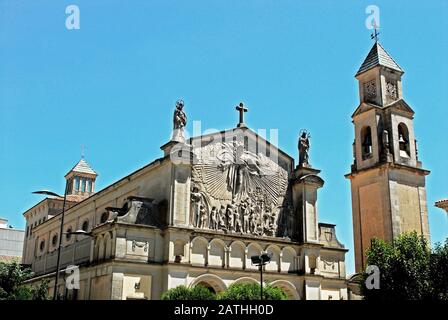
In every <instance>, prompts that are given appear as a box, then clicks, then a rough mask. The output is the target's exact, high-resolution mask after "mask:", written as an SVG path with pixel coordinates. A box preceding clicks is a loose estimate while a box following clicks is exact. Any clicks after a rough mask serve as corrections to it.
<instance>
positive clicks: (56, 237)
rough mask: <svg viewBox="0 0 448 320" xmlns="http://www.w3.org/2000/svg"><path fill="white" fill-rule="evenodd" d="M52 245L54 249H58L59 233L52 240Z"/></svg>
mask: <svg viewBox="0 0 448 320" xmlns="http://www.w3.org/2000/svg"><path fill="white" fill-rule="evenodd" d="M51 244H52V245H53V247H56V245H57V244H58V234H57V233H56V234H55V235H54V236H53V238H52V239H51Z"/></svg>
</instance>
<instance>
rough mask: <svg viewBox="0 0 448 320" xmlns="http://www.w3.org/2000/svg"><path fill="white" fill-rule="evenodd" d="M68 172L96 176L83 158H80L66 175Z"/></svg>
mask: <svg viewBox="0 0 448 320" xmlns="http://www.w3.org/2000/svg"><path fill="white" fill-rule="evenodd" d="M70 172H76V173H87V174H92V175H95V176H96V175H97V173H96V172H95V170H93V169H92V167H91V166H90V165H89V164H88V163H87V161H86V160H85V159H84V157H82V158H81V160H79V162H78V163H77V164H76V165H75V166H74V167H73V168H72V169H71V170H70V171H69V172H68V173H70ZM68 173H67V174H68Z"/></svg>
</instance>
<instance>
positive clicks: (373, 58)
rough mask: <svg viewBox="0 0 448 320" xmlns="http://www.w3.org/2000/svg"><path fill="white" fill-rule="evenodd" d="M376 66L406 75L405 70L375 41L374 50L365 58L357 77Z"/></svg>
mask: <svg viewBox="0 0 448 320" xmlns="http://www.w3.org/2000/svg"><path fill="white" fill-rule="evenodd" d="M376 66H383V67H386V68H389V69H392V70H395V71H398V72H401V73H404V71H403V69H401V67H400V66H399V65H398V63H396V62H395V60H394V59H393V58H392V57H391V56H390V55H389V54H388V53H387V51H386V50H385V49H384V48H383V46H382V45H381V44H380V43H379V42H378V41H375V43H374V44H373V47H372V49H370V51H369V54H368V55H367V57H366V58H365V60H364V62H363V63H362V65H361V67H360V68H359V70H358V72H357V73H356V75H355V77H356V76H357V75H359V74H361V73H363V72H366V71H367V70H370V69H372V68H374V67H376Z"/></svg>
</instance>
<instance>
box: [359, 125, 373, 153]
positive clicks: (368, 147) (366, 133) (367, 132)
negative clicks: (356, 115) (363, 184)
mask: <svg viewBox="0 0 448 320" xmlns="http://www.w3.org/2000/svg"><path fill="white" fill-rule="evenodd" d="M361 149H362V159H363V160H364V159H367V158H369V157H370V156H371V155H372V130H371V129H370V127H364V128H362V130H361Z"/></svg>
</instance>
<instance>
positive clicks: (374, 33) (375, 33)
mask: <svg viewBox="0 0 448 320" xmlns="http://www.w3.org/2000/svg"><path fill="white" fill-rule="evenodd" d="M372 25H373V29H374V31H373V33H372V34H370V38H371V39H375V42H378V36H379V35H380V32H378V31H377V30H378V29H379V28H378V26H377V25H376V21H375V20H373V23H372Z"/></svg>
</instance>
